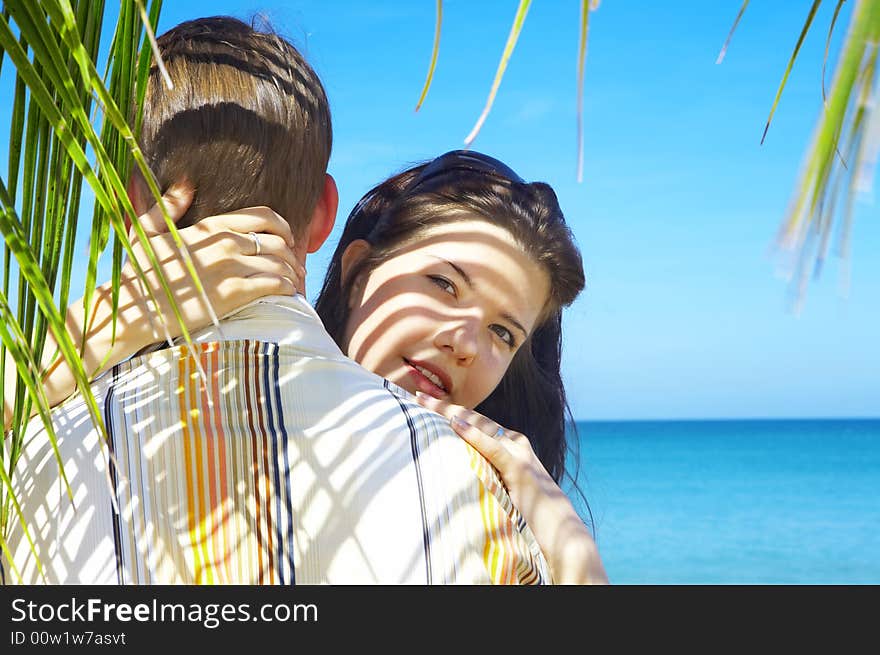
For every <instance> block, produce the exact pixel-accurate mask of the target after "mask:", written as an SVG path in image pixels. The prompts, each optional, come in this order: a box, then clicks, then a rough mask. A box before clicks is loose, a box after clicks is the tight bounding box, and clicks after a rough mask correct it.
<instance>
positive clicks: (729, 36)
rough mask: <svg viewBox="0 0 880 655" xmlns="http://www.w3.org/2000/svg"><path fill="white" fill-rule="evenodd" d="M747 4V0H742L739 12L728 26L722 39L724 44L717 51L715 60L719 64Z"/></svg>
mask: <svg viewBox="0 0 880 655" xmlns="http://www.w3.org/2000/svg"><path fill="white" fill-rule="evenodd" d="M748 6H749V0H743V3H742V7H740V8H739V13H738V14H737V15H736V20H735V21H733V27H731V28H730V32H728V34H727V38H726V39H725V40H724V45H723V46H722V47H721V52H719V53H718V58H717V59H716V60H715V63H716V64H720V63H721V62H722V61H724V55H725V54H727V47H728V46H729V45H730V42H731V40H732V39H733V33H734V32H735V31H736V26H737V25H739V20H740V18H742V17H743V14H744V13H746V7H748Z"/></svg>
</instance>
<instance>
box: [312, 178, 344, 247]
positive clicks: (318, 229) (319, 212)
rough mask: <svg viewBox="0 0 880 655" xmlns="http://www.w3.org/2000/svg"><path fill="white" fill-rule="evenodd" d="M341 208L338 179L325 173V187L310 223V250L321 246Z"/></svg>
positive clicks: (331, 229)
mask: <svg viewBox="0 0 880 655" xmlns="http://www.w3.org/2000/svg"><path fill="white" fill-rule="evenodd" d="M338 208H339V191H338V190H337V189H336V180H334V179H333V176H332V175H329V174H325V175H324V189H323V190H322V191H321V196H320V197H319V198H318V204H317V205H315V210H314V211H313V212H312V220H311V222H310V223H309V230H308V233H307V236H308V240H309V243H308V252H310V253H311V252H315V251H316V250H317V249H318V248H320V247H321V246H322V245H323V244H324V242H325V241H326V240H327V237H329V236H330V232H332V231H333V224H334V223H335V222H336V210H337V209H338Z"/></svg>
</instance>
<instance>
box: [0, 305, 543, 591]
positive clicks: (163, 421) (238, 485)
mask: <svg viewBox="0 0 880 655" xmlns="http://www.w3.org/2000/svg"><path fill="white" fill-rule="evenodd" d="M194 340H195V341H196V342H197V343H196V344H195V346H196V348H195V353H193V352H192V351H191V350H190V349H189V348H188V347H186V346H175V347H171V348H164V349H161V350H156V351H154V352H151V353H148V354H144V355H140V356H137V357H135V358H133V359H131V360H129V361H127V362H125V363H123V364H120V365H118V366H116V367H114V368H113V369H112V371H110V372H108V373H107V374H106V375H104V376H102V377H101V378H99V379H98V380H97V381H96V382H95V383H94V384H93V391H94V393H95V397H96V399H97V400H98V403H99V406H100V409H101V411H102V413H103V418H104V422H105V425H106V427H107V433H108V437H109V439H108V441H107V442H106V443H105V442H104V440H103V438H102V437H101V433H100V432H99V430H98V429H96V428H95V426H94V424H93V422H92V421H91V419H90V417H89V414H88V411H87V409H86V406H85V403H84V402H83V401H82V399H81V398H79V397H77V396H74V397H73V398H72V399H70V400H69V401H68V402H66V403H65V404H63V405H62V406H60V407H59V408H57V409H56V410H55V411H54V412H53V422H54V427H55V429H56V432H57V435H58V439H59V450H60V454H61V458H62V461H63V462H64V466H65V473H66V474H67V476H68V480H69V482H70V489H71V492H72V494H73V502H72V503H71V501H70V499H69V497H68V495H67V491H66V488H65V487H64V485H63V484H62V483H60V482H59V476H58V466H57V463H56V460H55V454H54V451H53V450H52V448H51V446H50V444H49V442H48V439H47V437H46V433H45V431H44V429H43V427H42V425H41V423H40V421H39V420H35V421H33V422H32V423H31V425H30V426H29V428H28V433H27V437H26V444H25V448H24V451H23V455H22V457H21V459H20V460H19V463H18V465H17V468H16V477H15V480H14V482H15V485H16V489H17V494H18V498H19V499H20V500H21V501H22V509H23V511H24V513H25V516H26V517H27V522H28V525H29V528H30V532H31V537H32V538H33V539H34V542H35V549H36V552H37V554H38V556H39V559H40V562H41V564H42V566H43V567H44V575H45V577H43V578H41V577H40V574H39V571H38V569H37V567H36V562H35V558H34V556H33V554H32V552H31V547H30V544H29V543H28V540H27V539H26V538H25V537H24V535H23V533H22V530H21V528H20V527H19V526H18V523H17V522H15V521H13V522H12V523H14V524H15V525H14V526H13V530H12V534H11V535H10V539H9V544H10V547H11V550H12V553H13V554H14V558H13V559H14V563H15V565H16V567H17V569H18V572H19V573H20V574H21V576H22V579H23V580H24V581H25V582H30V583H33V582H40V581H43V580H45V581H47V582H49V583H68V584H77V583H85V584H177V583H183V584H225V583H235V584H239V583H243V584H322V583H329V584H372V583H380V584H489V583H501V584H509V583H514V584H516V583H549V582H550V576H549V569H548V566H547V563H546V560H545V559H544V556H543V555H542V553H541V551H540V549H539V547H538V545H537V542H536V541H535V538H534V535H533V534H532V533H531V531H530V529H529V528H528V526H527V525H526V524H525V522H524V521H523V519H522V517H521V516H520V515H519V513H518V512H517V511H516V509H515V508H514V507H513V505H512V503H511V501H510V497H509V496H508V494H507V492H506V490H505V489H504V487H503V485H502V484H501V481H500V479H499V477H498V475H497V472H496V471H495V470H494V469H493V468H492V467H491V466H490V465H489V464H488V462H487V461H486V460H485V459H484V458H483V457H481V456H480V455H479V454H478V453H477V452H476V451H475V450H474V449H473V448H471V447H470V446H469V445H468V444H466V443H465V442H464V441H463V440H462V439H461V438H460V437H458V435H456V434H455V433H454V432H453V431H452V430H451V428H450V427H449V425H448V423H447V421H446V420H445V419H443V418H442V417H440V416H439V415H437V414H434V413H432V412H429V411H428V410H426V409H424V408H423V407H421V406H420V405H419V404H418V403H417V402H415V400H414V399H413V398H412V397H411V396H410V395H409V394H408V393H407V392H406V391H404V390H402V389H400V388H399V387H396V386H395V385H393V384H391V383H390V382H388V381H386V380H383V379H382V378H380V377H378V376H376V375H374V374H372V373H370V372H368V371H366V370H365V369H363V368H362V367H360V366H359V365H357V364H356V363H354V362H352V361H351V360H349V359H348V358H346V357H345V356H343V355H342V353H341V352H340V350H339V348H338V347H337V346H336V344H335V343H334V342H333V340H332V339H331V338H330V337H329V335H328V334H327V332H326V331H325V330H324V328H323V326H322V325H321V322H320V320H319V318H318V316H317V314H315V312H314V310H313V309H312V307H311V306H310V305H309V304H308V303H307V302H306V301H305V299H304V298H303V297H302V296H296V297H293V298H290V297H271V298H264V299H262V300H260V301H257V302H256V303H252V304H251V305H249V306H248V307H246V308H244V309H243V310H241V311H239V312H237V313H236V314H234V315H233V316H231V317H228V318H226V319H224V320H223V321H221V323H220V331H219V332H218V331H217V330H216V329H215V328H210V329H207V330H204V331H202V332H201V333H200V334H198V335H196V336H195V337H194ZM5 575H6V580H7V582H14V581H16V579H17V578H16V573H15V572H14V571H12V570H11V568H10V567H8V566H6V570H5Z"/></svg>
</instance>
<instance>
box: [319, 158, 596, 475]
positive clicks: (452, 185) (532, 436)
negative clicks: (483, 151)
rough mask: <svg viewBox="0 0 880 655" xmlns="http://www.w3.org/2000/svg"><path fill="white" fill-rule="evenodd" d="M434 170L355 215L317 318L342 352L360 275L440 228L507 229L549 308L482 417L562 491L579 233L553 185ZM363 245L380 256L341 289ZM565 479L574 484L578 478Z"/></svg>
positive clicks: (390, 185) (411, 177) (392, 187)
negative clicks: (543, 283)
mask: <svg viewBox="0 0 880 655" xmlns="http://www.w3.org/2000/svg"><path fill="white" fill-rule="evenodd" d="M476 156H480V157H483V156H482V155H479V153H476ZM435 161H436V160H435ZM492 161H494V160H492ZM497 163H499V164H500V162H497ZM427 165H428V164H422V165H419V166H415V167H413V168H409V169H407V170H405V171H403V172H402V173H399V174H397V175H395V176H394V177H391V178H390V179H388V180H386V181H385V182H382V183H381V184H379V185H378V186H376V187H374V188H373V189H371V190H370V191H369V192H368V193H367V194H366V195H365V196H364V197H363V198H362V199H361V201H360V202H359V203H358V204H357V206H356V207H355V208H354V209H353V210H352V212H351V214H350V215H349V217H348V220H347V221H346V224H345V228H344V230H343V233H342V237H341V238H340V240H339V244H338V245H337V247H336V252H334V253H333V258H332V260H331V262H330V265H329V268H328V270H327V275H326V277H325V278H324V285H323V287H322V288H321V293H320V295H319V296H318V300H317V303H316V305H315V309H316V310H317V312H318V315H319V316H320V317H321V320H322V321H323V322H324V326H325V327H326V328H327V331H328V332H329V333H330V335H331V336H332V337H333V339H334V340H336V342H337V343H342V340H343V336H344V333H345V329H346V326H347V323H348V316H349V305H348V299H349V295H350V292H351V286H352V283H353V281H354V280H356V279H357V278H358V275H359V274H360V273H362V272H364V271H369V270H371V269H372V268H373V267H375V266H377V265H378V264H380V263H381V262H383V261H385V260H387V259H388V258H389V257H391V256H393V255H394V253H395V252H397V251H398V250H399V249H400V248H402V247H403V246H405V245H407V244H409V243H412V242H413V241H414V240H415V239H417V238H418V237H420V236H421V235H422V234H424V232H425V231H426V230H428V229H430V228H431V227H433V226H436V225H440V224H443V223H448V222H450V221H456V220H473V219H474V218H479V219H482V220H485V221H487V222H489V223H491V224H493V225H497V226H499V227H502V228H504V229H506V230H507V231H508V232H510V233H511V235H512V236H513V237H514V240H515V241H516V243H517V244H518V245H519V246H520V247H521V248H522V249H523V251H524V252H525V253H526V255H528V256H529V257H530V258H532V259H533V260H534V261H535V262H537V263H538V264H539V265H540V266H542V267H543V268H544V270H545V271H546V272H547V275H548V277H549V280H550V298H549V299H548V302H547V305H546V306H545V307H544V308H543V312H542V313H541V314H540V316H539V319H538V323H537V327H536V329H535V330H534V331H533V332H532V334H531V336H530V337H529V339H528V340H527V341H526V342H525V343H524V344H523V345H522V346H521V347H520V348H519V350H518V351H517V353H516V355H514V357H513V361H512V362H511V364H510V367H509V368H508V370H507V372H506V373H505V375H504V377H503V378H502V380H501V382H500V383H499V385H498V386H497V387H496V388H495V390H494V391H493V392H492V394H491V395H490V396H489V397H488V398H486V399H485V400H484V401H483V402H482V403H481V404H480V405H479V406H478V407H476V410H477V411H478V412H480V413H481V414H484V415H485V416H488V417H489V418H491V419H492V420H494V421H496V422H497V423H499V424H501V425H503V426H504V427H506V428H510V429H512V430H515V431H517V432H521V433H523V434H525V435H526V436H528V437H529V440H530V442H531V444H532V448H533V449H534V451H535V454H536V455H537V456H538V458H539V459H540V460H541V463H542V464H543V465H544V467H545V468H546V469H547V471H548V472H549V473H550V475H551V476H552V477H553V479H554V480H555V481H556V482H557V483H559V482H560V480H561V479H562V477H563V475H564V474H566V473H567V472H566V470H565V459H566V450H567V441H566V422H567V421H568V422H570V423H571V426H572V428H573V427H574V421H573V419H572V417H571V411H570V409H569V407H568V403H567V401H566V398H565V389H564V387H563V384H562V376H561V372H560V360H561V356H562V308H563V307H565V306H567V305H569V304H571V302H572V301H574V299H575V298H576V297H577V295H578V294H579V293H580V292H581V290H582V289H583V288H584V271H583V264H582V261H581V255H580V252H579V250H578V248H577V246H576V245H575V243H574V238H573V237H572V234H571V230H570V229H569V228H568V226H567V225H566V223H565V218H564V216H563V214H562V210H561V209H560V207H559V202H558V200H557V198H556V194H555V193H554V191H553V189H552V188H550V186H548V185H547V184H544V183H542V182H533V183H530V184H527V183H525V182H521V181H513V180H511V179H509V178H507V177H504V176H502V175H499V174H495V173H491V172H490V173H487V172H485V171H481V170H474V169H471V168H470V167H464V168H461V167H458V168H456V167H454V166H453V167H451V168H450V169H449V170H448V171H440V173H435V174H433V175H426V176H422V175H421V174H422V172H423V171H424V170H425V167H426V166H427ZM502 166H503V165H502ZM511 173H512V171H511ZM517 179H519V178H517ZM356 239H364V240H366V241H367V242H369V243H370V245H371V246H372V247H371V250H370V253H369V255H368V256H367V257H366V258H365V259H364V260H363V261H361V262H360V263H359V264H358V265H357V266H356V267H355V269H354V270H352V271H350V272H349V273H348V274H347V276H346V279H345V280H343V279H342V255H343V253H344V252H345V249H346V248H347V247H348V246H349V244H351V243H352V242H353V241H355V240H356ZM574 442H575V443H576V440H574ZM575 462H577V459H576V458H575ZM567 477H570V478H571V479H572V482H574V477H575V476H571V475H568V476H567ZM575 486H576V485H575Z"/></svg>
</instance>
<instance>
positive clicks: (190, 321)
mask: <svg viewBox="0 0 880 655" xmlns="http://www.w3.org/2000/svg"><path fill="white" fill-rule="evenodd" d="M163 199H164V201H165V204H166V207H167V209H168V212H169V214H170V216H171V218H172V220H178V219H179V218H180V217H181V216H183V214H184V213H185V212H186V210H187V208H188V207H189V204H190V203H191V202H192V192H191V191H187V190H185V189H183V188H180V187H178V188H176V189H173V190H172V191H169V193H168V194H166V195H165V196H164V197H163ZM140 222H141V225H142V226H143V227H144V230H145V232H146V233H147V236H148V237H149V241H150V245H151V246H152V247H153V250H154V252H155V253H156V258H157V260H158V261H159V264H160V268H161V270H162V272H163V274H164V275H165V278H166V280H167V281H168V284H169V286H170V287H171V289H172V291H173V293H174V301H175V302H176V303H177V305H178V307H179V309H180V312H181V315H182V316H183V320H184V324H185V325H186V327H187V329H188V330H197V329H199V328H201V327H204V326H206V325H208V324H209V323H210V322H211V314H210V312H209V311H208V308H207V307H206V306H205V304H204V301H203V300H202V298H201V295H200V294H199V293H198V291H197V290H196V289H195V285H194V284H193V282H192V279H191V277H190V275H189V272H188V271H187V269H186V266H185V264H184V263H183V258H182V257H181V255H180V252H179V250H178V248H177V246H176V244H175V243H174V240H173V239H172V237H171V235H170V234H169V233H168V232H167V231H166V227H165V222H164V219H163V218H162V215H161V211H160V209H159V206H158V204H157V205H155V206H154V207H153V208H152V209H150V211H149V212H147V213H146V214H144V215H143V216H141V217H140ZM249 232H254V233H256V234H258V235H259V240H260V250H261V253H260V255H257V254H255V244H254V241H253V239H252V238H251V237H250V236H249V234H248V233H249ZM179 234H180V237H181V238H182V239H183V241H184V243H185V244H186V246H187V249H188V250H189V253H190V255H191V257H192V259H193V264H194V266H195V269H196V272H197V273H198V275H199V278H200V280H201V282H202V287H203V288H204V290H205V293H206V294H207V296H208V299H209V300H210V302H211V305H212V306H213V308H214V311H215V313H216V315H217V316H223V315H225V314H228V313H229V312H231V311H234V310H235V309H237V308H239V307H242V306H244V305H246V304H247V303H249V302H251V301H253V300H256V299H257V298H261V297H263V296H267V295H273V294H278V295H292V294H294V293H296V290H297V289H302V288H303V283H304V280H305V269H304V268H303V266H302V264H300V263H299V262H298V261H296V258H295V257H294V255H293V244H294V240H293V235H292V234H291V232H290V226H289V225H288V223H287V221H285V220H284V219H283V218H281V217H280V216H279V215H278V214H276V213H275V212H274V211H272V210H271V209H269V208H268V207H249V208H246V209H242V210H239V211H237V212H231V213H228V214H221V215H219V216H212V217H209V218H205V219H203V220H201V221H199V222H198V223H196V224H195V225H192V226H190V227H187V228H185V229H183V230H180V232H179ZM130 236H131V237H132V238H133V234H131V235H130ZM133 245H134V248H133V250H134V255H135V259H136V260H137V262H138V263H139V264H140V265H141V267H142V269H143V270H144V272H145V274H146V277H147V285H148V286H149V288H150V290H151V291H152V292H153V296H154V297H155V298H156V302H157V306H155V307H154V306H153V305H152V303H151V302H150V301H149V295H148V293H147V291H146V289H145V288H144V286H143V284H142V282H141V281H140V280H139V279H138V277H137V275H136V273H135V269H134V266H133V265H132V264H131V262H127V263H126V265H125V266H124V267H123V270H122V277H121V285H120V289H119V307H118V313H117V326H116V338H115V340H114V339H113V321H112V307H113V304H112V295H111V293H112V286H111V283H109V282H108V283H106V284H102V285H101V286H99V287H97V288H96V289H95V293H94V295H93V296H92V301H91V306H92V311H91V312H90V313H89V323H88V325H86V323H85V310H84V307H83V299H82V298H80V299H79V300H76V301H74V302H73V303H71V305H70V307H69V308H68V310H67V330H68V332H69V333H70V336H71V339H72V340H73V342H74V344H76V345H77V346H78V347H79V346H80V345H82V348H81V356H82V360H83V364H84V369H85V371H86V374H87V375H88V376H89V379H92V378H94V377H95V376H97V375H99V374H100V373H102V372H103V371H105V370H107V369H108V368H110V367H112V366H114V365H115V364H118V363H119V362H121V361H123V360H125V359H127V358H128V357H130V356H131V355H133V354H134V353H136V352H137V351H139V350H140V349H142V348H144V347H145V346H148V345H150V344H152V343H156V342H158V341H162V340H164V339H165V338H166V334H165V332H164V330H163V329H162V327H161V324H160V322H159V319H158V317H157V316H156V314H157V313H160V314H161V315H162V317H163V318H164V320H165V324H166V326H167V329H168V332H169V334H168V336H170V337H172V338H174V337H177V336H180V334H181V330H180V325H179V324H178V322H177V319H176V318H175V316H174V313H173V312H172V310H171V305H170V303H169V302H168V299H167V297H166V295H165V292H164V290H163V289H162V287H161V285H160V284H159V278H158V275H157V274H156V272H155V269H153V268H152V267H151V265H150V264H149V261H148V259H147V257H146V254H145V253H144V249H143V247H142V246H141V245H140V244H139V243H136V242H134V240H133ZM84 333H85V338H84V339H83V334H84ZM56 351H57V343H56V341H55V339H54V337H53V336H52V334H51V332H50V333H49V334H48V335H47V339H46V346H45V348H44V351H43V359H42V368H43V376H42V380H43V386H44V389H45V391H46V396H47V398H48V401H49V405H50V406H54V405H57V404H58V403H60V402H62V401H63V400H65V399H66V398H67V397H68V396H69V395H70V394H71V393H73V391H74V390H75V388H76V382H75V378H74V376H73V373H72V371H71V370H70V368H69V367H68V366H67V364H66V362H65V361H64V359H63V358H62V357H60V356H56V355H57V352H56ZM4 382H5V384H4V393H3V425H4V430H5V429H8V428H9V427H10V424H11V421H12V408H13V403H14V399H15V388H16V386H17V383H18V376H17V373H16V368H15V363H14V362H13V361H12V358H11V356H10V355H9V353H7V361H6V371H5V376H4ZM35 413H36V409H34V410H33V412H32V414H35Z"/></svg>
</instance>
